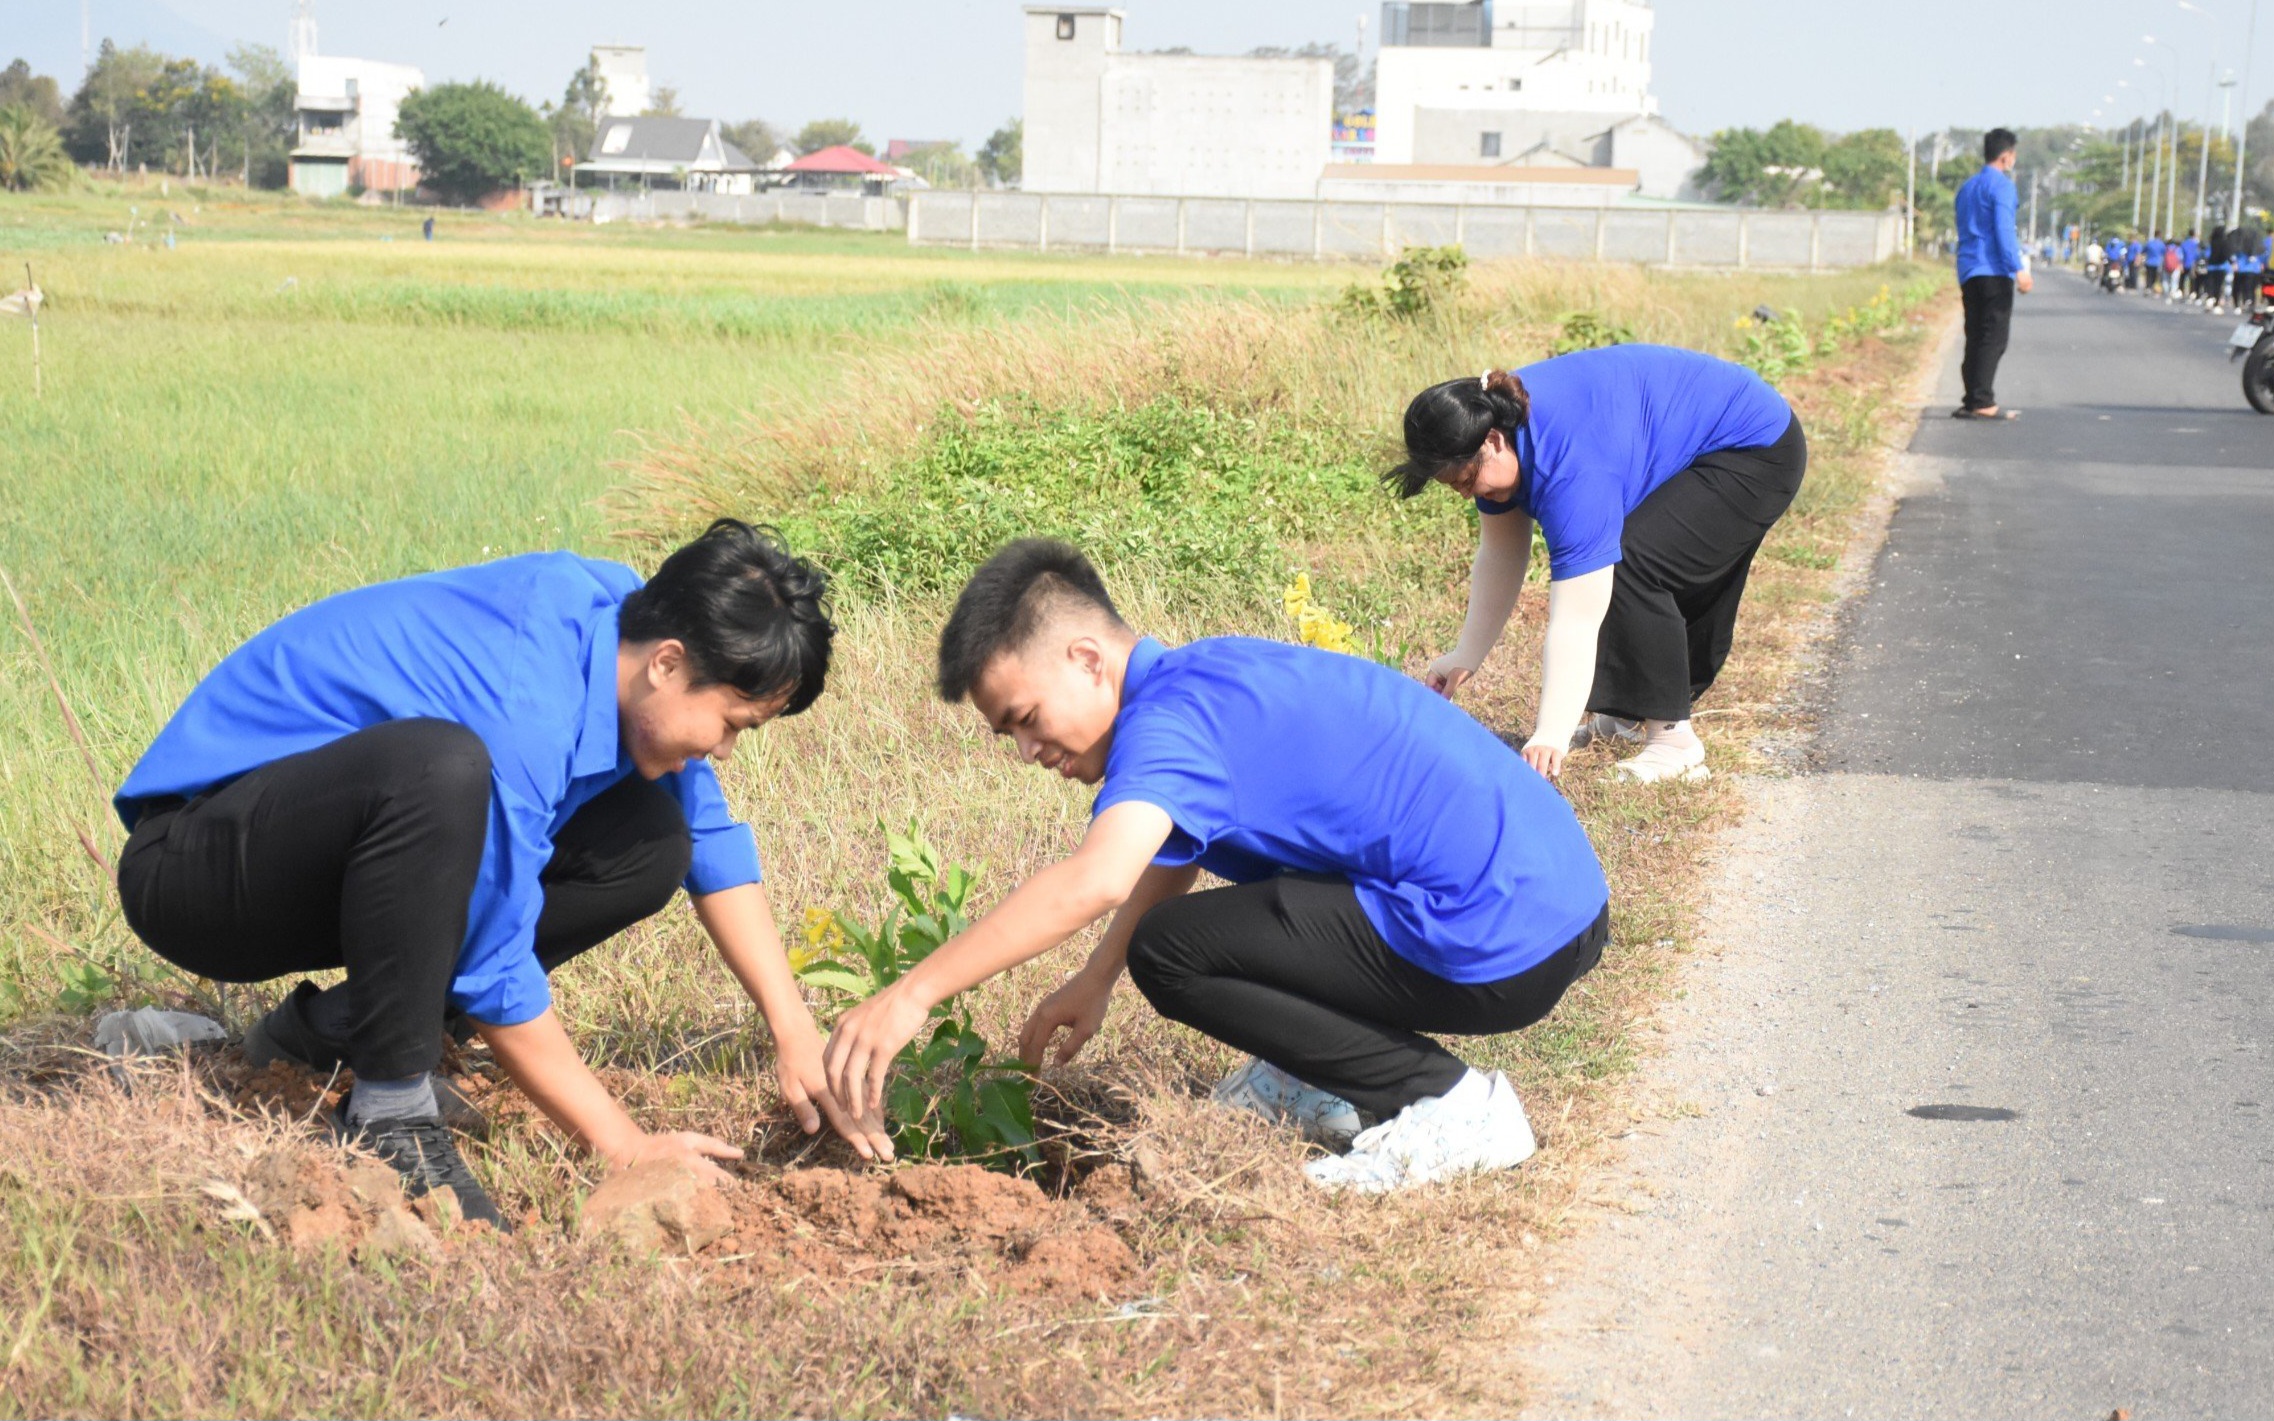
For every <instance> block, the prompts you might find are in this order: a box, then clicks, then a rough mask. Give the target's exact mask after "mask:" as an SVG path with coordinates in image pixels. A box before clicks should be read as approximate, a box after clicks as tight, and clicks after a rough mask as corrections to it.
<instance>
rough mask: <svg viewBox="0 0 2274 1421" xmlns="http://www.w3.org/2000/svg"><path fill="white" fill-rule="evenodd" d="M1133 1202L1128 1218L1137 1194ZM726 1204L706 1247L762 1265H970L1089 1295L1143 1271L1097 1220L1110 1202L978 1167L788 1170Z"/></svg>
mask: <svg viewBox="0 0 2274 1421" xmlns="http://www.w3.org/2000/svg"><path fill="white" fill-rule="evenodd" d="M1123 1188H1124V1189H1125V1190H1126V1188H1127V1183H1126V1179H1124V1180H1123ZM1128 1200H1129V1204H1130V1206H1131V1207H1130V1213H1131V1216H1132V1217H1133V1216H1134V1206H1135V1195H1134V1194H1133V1193H1132V1194H1129V1195H1128ZM727 1203H728V1205H729V1206H730V1207H731V1208H732V1210H733V1212H734V1220H735V1227H734V1231H733V1232H732V1233H730V1234H728V1235H727V1236H726V1237H725V1238H723V1239H721V1240H719V1241H718V1242H717V1243H714V1244H713V1245H712V1246H711V1248H710V1250H709V1252H710V1253H711V1254H712V1255H714V1256H717V1257H720V1258H722V1259H733V1260H735V1261H737V1262H748V1263H750V1264H753V1265H755V1266H757V1267H760V1268H774V1267H779V1268H783V1269H786V1270H789V1271H794V1272H801V1273H819V1274H831V1275H852V1274H858V1273H867V1272H873V1271H875V1270H877V1269H878V1268H881V1267H904V1268H907V1269H910V1270H915V1271H935V1270H936V1271H949V1270H957V1271H961V1270H965V1269H969V1270H973V1271H976V1272H977V1273H979V1274H980V1275H981V1276H983V1277H986V1276H996V1277H999V1279H1000V1281H1001V1282H1003V1283H1004V1284H1005V1285H1007V1286H1009V1287H1011V1288H1013V1289H1015V1290H1017V1291H1019V1292H1027V1293H1045V1294H1053V1295H1057V1296H1061V1297H1095V1298H1103V1297H1111V1296H1115V1295H1119V1294H1124V1293H1126V1292H1128V1291H1129V1289H1130V1288H1131V1286H1132V1285H1133V1284H1134V1283H1135V1282H1136V1280H1137V1277H1138V1273H1139V1265H1138V1261H1137V1255H1136V1254H1135V1253H1133V1252H1131V1251H1130V1248H1129V1245H1128V1244H1126V1243H1124V1242H1123V1241H1122V1238H1121V1235H1120V1234H1118V1233H1116V1232H1115V1231H1114V1230H1113V1228H1111V1227H1110V1226H1108V1225H1107V1224H1106V1223H1105V1222H1101V1218H1103V1217H1109V1215H1108V1214H1107V1211H1103V1210H1094V1209H1093V1208H1092V1207H1091V1205H1090V1204H1089V1203H1088V1202H1087V1201H1086V1200H1083V1199H1069V1200H1052V1199H1049V1198H1046V1197H1045V1196H1044V1195H1043V1192H1042V1190H1041V1189H1039V1188H1038V1187H1036V1186H1035V1184H1034V1183H1033V1182H1032V1181H1030V1180H1025V1179H1019V1178H1015V1177H1013V1176H1011V1175H1005V1174H996V1173H993V1172H991V1171H989V1170H985V1169H982V1168H980V1167H979V1166H977V1165H968V1164H967V1165H914V1166H911V1167H909V1168H906V1169H901V1170H898V1171H895V1172H893V1173H890V1174H866V1173H852V1172H849V1171H845V1170H836V1169H793V1170H790V1171H789V1172H787V1173H785V1174H782V1175H780V1176H778V1177H776V1178H773V1179H768V1180H760V1181H756V1182H753V1183H749V1184H743V1185H738V1186H736V1187H734V1188H732V1189H730V1190H729V1191H728V1192H727Z"/></svg>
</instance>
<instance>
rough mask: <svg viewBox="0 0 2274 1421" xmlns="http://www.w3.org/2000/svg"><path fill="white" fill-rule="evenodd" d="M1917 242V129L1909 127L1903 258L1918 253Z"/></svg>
mask: <svg viewBox="0 0 2274 1421" xmlns="http://www.w3.org/2000/svg"><path fill="white" fill-rule="evenodd" d="M1918 243H1919V130H1918V128H1917V126H1915V125H1914V126H1913V127H1912V129H1911V145H1910V147H1909V149H1908V150H1906V151H1905V153H1904V155H1903V260H1905V261H1909V260H1911V259H1912V258H1913V257H1915V256H1917V255H1918Z"/></svg>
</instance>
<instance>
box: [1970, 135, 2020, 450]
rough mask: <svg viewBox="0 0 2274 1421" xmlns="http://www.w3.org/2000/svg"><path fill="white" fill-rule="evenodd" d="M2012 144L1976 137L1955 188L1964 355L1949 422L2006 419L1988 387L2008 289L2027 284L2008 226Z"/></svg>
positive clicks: (2016, 143)
mask: <svg viewBox="0 0 2274 1421" xmlns="http://www.w3.org/2000/svg"><path fill="white" fill-rule="evenodd" d="M2019 147H2020V140H2018V139H2016V138H2015V137H2014V136H2013V132H2012V130H2010V129H2004V128H1993V129H1991V130H1990V131H1989V132H1988V133H1986V134H1984V135H1983V136H1982V171H1980V172H1978V173H1976V174H1975V175H1974V176H1972V177H1970V178H1968V179H1967V180H1966V185H1965V186H1964V187H1961V188H1960V189H1959V190H1958V199H1957V202H1956V204H1955V205H1956V210H1957V219H1958V289H1959V293H1960V294H1961V295H1962V296H1963V297H1964V299H1965V303H1966V360H1965V363H1964V364H1963V365H1962V366H1961V367H1960V369H1961V371H1962V372H1963V373H1964V376H1965V381H1966V397H1965V401H1964V403H1962V404H1960V405H1959V407H1958V408H1957V409H1955V410H1952V411H1951V416H1952V418H1954V419H2003V418H2005V417H2006V415H2005V413H2004V412H2003V411H2001V410H1999V408H1998V397H1997V394H1996V392H1995V390H1994V388H1993V387H1994V386H1995V385H1996V383H1997V377H1998V362H1999V361H2000V360H2002V359H2004V358H2005V353H2006V335H2007V332H2008V330H2009V329H2010V328H2011V326H2012V325H2013V297H2014V293H2015V292H2017V291H2020V292H2027V291H2028V290H2029V286H2030V280H2029V265H2028V263H2027V262H2025V261H2024V260H2023V259H2022V255H2021V239H2020V237H2019V236H2018V235H2016V234H2015V232H2014V226H2013V220H2014V208H2015V206H2016V204H2017V200H2018V196H2017V194H2016V193H2015V191H2014V186H2013V165H2014V163H2015V161H2016V158H2017V156H2018V149H2019Z"/></svg>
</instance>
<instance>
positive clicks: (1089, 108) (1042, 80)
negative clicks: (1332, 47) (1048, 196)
mask: <svg viewBox="0 0 2274 1421" xmlns="http://www.w3.org/2000/svg"><path fill="white" fill-rule="evenodd" d="M1025 19H1026V88H1025V105H1026V107H1025V119H1026V138H1025V145H1026V146H1025V171H1024V175H1023V178H1022V186H1023V187H1024V188H1025V190H1026V191H1028V192H1054V193H1092V192H1118V193H1143V194H1171V195H1203V196H1239V197H1307V196H1309V195H1310V194H1311V193H1312V191H1313V184H1315V183H1316V182H1317V181H1318V176H1319V171H1320V170H1321V169H1323V168H1324V167H1325V166H1326V164H1327V157H1328V151H1329V147H1330V144H1331V141H1332V138H1333V123H1334V66H1333V64H1332V62H1331V61H1328V60H1325V59H1231V58H1212V57H1206V56H1199V55H1175V54H1123V53H1121V52H1120V49H1121V17H1120V15H1119V14H1118V13H1116V12H1114V11H1111V10H1099V9H1070V10H1030V11H1028V12H1027V14H1026V17H1025ZM1062 26H1064V27H1067V28H1070V30H1071V34H1070V35H1067V34H1066V33H1065V30H1064V29H1062V28H1061V27H1062Z"/></svg>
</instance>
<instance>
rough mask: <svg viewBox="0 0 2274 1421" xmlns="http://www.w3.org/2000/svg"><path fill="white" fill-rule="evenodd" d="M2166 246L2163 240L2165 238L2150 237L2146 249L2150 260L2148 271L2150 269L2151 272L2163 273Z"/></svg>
mask: <svg viewBox="0 0 2274 1421" xmlns="http://www.w3.org/2000/svg"><path fill="white" fill-rule="evenodd" d="M2164 245H2165V243H2164V240H2163V238H2161V237H2150V238H2148V244H2147V249H2146V251H2147V258H2148V269H2149V270H2151V271H2162V270H2163V249H2164Z"/></svg>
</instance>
